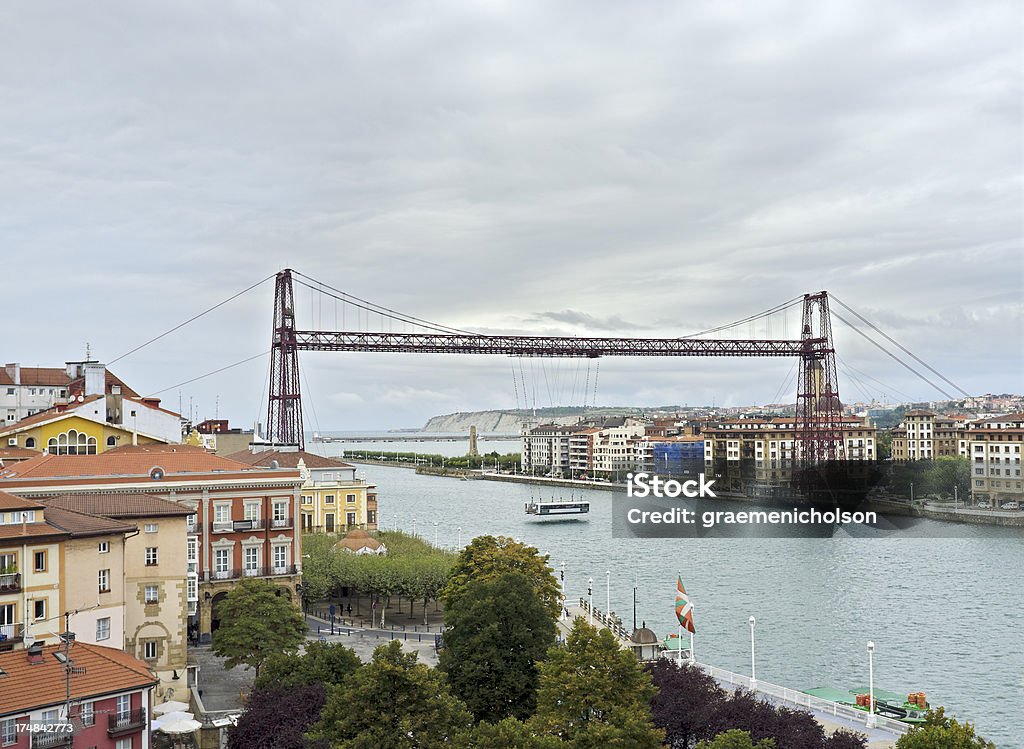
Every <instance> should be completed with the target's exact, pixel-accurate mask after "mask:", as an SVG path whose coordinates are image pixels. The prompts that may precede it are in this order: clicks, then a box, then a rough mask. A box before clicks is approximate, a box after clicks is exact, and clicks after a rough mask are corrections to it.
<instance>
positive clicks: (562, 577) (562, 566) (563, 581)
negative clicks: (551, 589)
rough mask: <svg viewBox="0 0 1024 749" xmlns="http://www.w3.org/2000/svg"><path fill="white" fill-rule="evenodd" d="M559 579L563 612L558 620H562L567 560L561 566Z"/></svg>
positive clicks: (560, 612) (559, 613)
mask: <svg viewBox="0 0 1024 749" xmlns="http://www.w3.org/2000/svg"><path fill="white" fill-rule="evenodd" d="M558 579H559V580H560V581H561V584H562V611H559V612H558V618H559V619H561V618H562V613H563V612H564V611H565V560H564V559H563V560H562V564H561V565H560V569H559V571H558Z"/></svg>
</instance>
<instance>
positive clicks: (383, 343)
mask: <svg viewBox="0 0 1024 749" xmlns="http://www.w3.org/2000/svg"><path fill="white" fill-rule="evenodd" d="M294 335H295V345H296V348H297V349H298V350H299V351H364V352H379V353H383V352H389V353H395V352H404V353H417V354H501V355H507V356H543V357H576V358H588V359H597V358H599V357H602V356H747V357H750V356H753V357H757V356H801V355H802V354H803V353H804V352H805V350H806V349H807V347H808V345H810V347H811V348H812V349H814V350H818V349H819V348H821V347H822V346H825V345H827V341H824V340H820V339H809V340H806V341H801V340H747V341H744V340H717V339H701V338H580V337H574V336H573V337H569V336H507V335H461V334H451V333H361V332H325V331H317V330H299V331H296V332H295V334H294Z"/></svg>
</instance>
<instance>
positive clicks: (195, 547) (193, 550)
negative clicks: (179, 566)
mask: <svg viewBox="0 0 1024 749" xmlns="http://www.w3.org/2000/svg"><path fill="white" fill-rule="evenodd" d="M185 561H186V562H188V563H189V564H195V563H196V562H197V561H199V543H198V539H197V538H195V537H192V538H189V539H188V541H187V542H186V546H185Z"/></svg>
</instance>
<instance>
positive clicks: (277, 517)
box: [273, 502, 288, 524]
mask: <svg viewBox="0 0 1024 749" xmlns="http://www.w3.org/2000/svg"><path fill="white" fill-rule="evenodd" d="M273 509H274V515H273V517H274V522H275V523H277V524H280V523H283V522H284V521H286V520H287V519H288V503H287V502H274V508H273Z"/></svg>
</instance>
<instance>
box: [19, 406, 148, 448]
mask: <svg viewBox="0 0 1024 749" xmlns="http://www.w3.org/2000/svg"><path fill="white" fill-rule="evenodd" d="M163 442H164V440H161V439H159V438H157V437H155V436H152V435H149V434H143V433H140V432H133V431H132V430H130V429H127V428H125V427H124V426H116V425H113V424H107V423H101V422H98V421H94V420H92V419H90V418H86V417H85V416H83V415H80V414H78V413H74V412H70V411H64V412H60V413H58V412H55V411H46V412H44V413H39V414H35V415H33V416H29V417H28V418H25V419H22V420H21V421H19V422H16V423H14V424H11V425H10V426H7V427H5V428H4V429H2V430H0V445H4V446H6V447H20V448H25V449H28V450H37V451H39V452H48V453H50V454H52V455H97V454H98V453H101V452H104V451H105V450H111V449H113V448H115V447H119V446H121V445H133V444H139V445H146V444H156V443H163Z"/></svg>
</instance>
